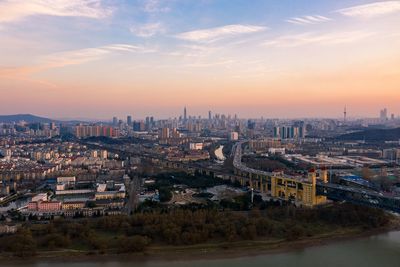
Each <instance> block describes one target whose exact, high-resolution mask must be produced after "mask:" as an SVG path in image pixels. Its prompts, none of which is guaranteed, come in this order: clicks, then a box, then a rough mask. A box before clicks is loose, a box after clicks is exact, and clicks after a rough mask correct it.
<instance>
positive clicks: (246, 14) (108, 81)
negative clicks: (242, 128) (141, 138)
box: [0, 0, 400, 119]
mask: <svg viewBox="0 0 400 267" xmlns="http://www.w3.org/2000/svg"><path fill="white" fill-rule="evenodd" d="M399 29H400V1H378V2H376V1H375V2H374V1H366V0H364V1H363V0H291V1H289V0H279V1H277V0H251V1H249V0H125V1H122V0H86V1H85V0H29V1H26V0H0V95H1V97H0V100H1V102H0V103H1V104H0V114H13V113H34V114H38V115H43V116H49V117H53V118H66V117H68V118H101V119H104V118H110V117H111V116H113V115H117V116H125V115H126V114H128V113H129V114H133V117H134V118H141V117H143V116H146V115H154V116H155V117H158V118H160V117H162V118H167V117H173V116H178V115H179V114H180V113H182V109H183V106H184V105H186V106H187V107H188V113H189V114H198V115H203V116H204V115H206V113H207V111H208V110H213V111H214V112H219V113H227V114H228V113H230V114H234V113H237V114H239V115H240V116H241V117H261V116H264V117H306V116H312V117H340V116H341V114H342V111H343V108H344V106H345V105H346V106H347V109H348V113H349V115H350V116H377V114H378V112H379V109H380V108H383V107H388V108H389V112H393V113H396V114H400V104H399V103H400V31H399Z"/></svg>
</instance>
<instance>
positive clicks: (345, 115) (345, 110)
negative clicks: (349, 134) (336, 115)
mask: <svg viewBox="0 0 400 267" xmlns="http://www.w3.org/2000/svg"><path fill="white" fill-rule="evenodd" d="M343 115H344V117H343V119H344V123H346V121H347V107H346V106H344V112H343Z"/></svg>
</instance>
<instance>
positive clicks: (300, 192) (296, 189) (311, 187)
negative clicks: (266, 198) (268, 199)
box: [271, 170, 327, 207]
mask: <svg viewBox="0 0 400 267" xmlns="http://www.w3.org/2000/svg"><path fill="white" fill-rule="evenodd" d="M320 178H321V179H322V180H323V181H324V182H327V172H326V170H323V171H321V174H320ZM316 188H317V173H316V172H315V170H311V171H310V172H309V174H308V179H307V178H297V177H293V178H292V177H290V178H289V177H284V176H272V177H271V196H272V197H276V198H281V199H285V200H294V201H296V202H301V203H302V204H303V205H305V206H310V207H312V206H314V205H319V204H323V203H325V202H326V197H325V196H317V194H316Z"/></svg>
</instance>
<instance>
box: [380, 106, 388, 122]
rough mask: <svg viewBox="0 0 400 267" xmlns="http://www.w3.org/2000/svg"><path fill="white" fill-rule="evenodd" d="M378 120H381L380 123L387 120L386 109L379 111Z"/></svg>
mask: <svg viewBox="0 0 400 267" xmlns="http://www.w3.org/2000/svg"><path fill="white" fill-rule="evenodd" d="M379 118H380V119H381V121H386V120H387V119H388V111H387V108H384V109H382V110H381V112H380V116H379Z"/></svg>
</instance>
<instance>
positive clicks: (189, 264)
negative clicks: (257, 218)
mask: <svg viewBox="0 0 400 267" xmlns="http://www.w3.org/2000/svg"><path fill="white" fill-rule="evenodd" d="M0 265H1V266H6V267H11V266H20V267H130V266H135V267H204V266H207V267H242V266H246V267H247V266H249V267H269V266H271V267H292V266H296V267H319V266H321V267H398V266H400V232H390V233H386V234H381V235H377V236H372V237H368V238H363V239H356V240H349V241H342V242H337V243H331V244H328V245H323V246H319V247H310V248H305V249H301V250H294V251H290V252H284V253H277V254H267V255H260V256H252V257H240V258H232V257H230V258H227V259H204V260H191V261H190V260H189V261H166V260H164V261H161V260H157V261H154V260H149V261H139V262H134V261H129V260H124V257H122V256H121V260H120V261H98V262H96V261H81V262H79V261H78V262H59V263H54V262H51V263H46V262H44V261H41V260H38V261H37V262H32V261H29V262H27V263H23V264H15V263H14V264H9V265H7V264H5V263H1V264H0Z"/></svg>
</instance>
